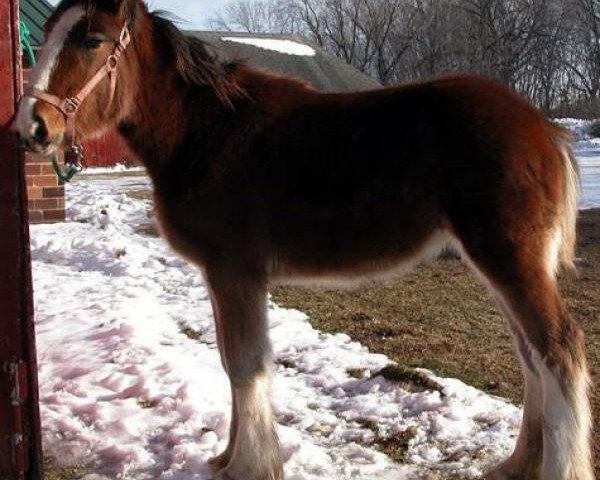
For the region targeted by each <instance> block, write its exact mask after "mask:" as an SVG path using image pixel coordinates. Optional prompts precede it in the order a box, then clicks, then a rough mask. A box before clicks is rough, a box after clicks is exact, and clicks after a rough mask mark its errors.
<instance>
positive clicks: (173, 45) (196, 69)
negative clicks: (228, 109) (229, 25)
mask: <svg viewBox="0 0 600 480" xmlns="http://www.w3.org/2000/svg"><path fill="white" fill-rule="evenodd" d="M150 17H151V18H152V22H153V24H154V32H155V34H156V35H157V37H158V38H160V40H161V41H162V42H161V43H162V44H164V45H167V46H168V48H169V50H170V51H169V52H166V53H167V55H168V57H169V58H172V59H173V61H174V66H175V68H176V70H177V72H178V73H179V75H180V77H181V79H182V80H183V81H184V83H186V84H188V85H192V86H198V87H210V88H211V89H212V90H213V91H214V93H215V94H216V96H217V98H219V100H221V101H222V102H223V103H225V104H227V105H229V106H231V102H232V100H233V98H235V97H239V96H241V95H242V90H241V89H240V87H239V86H238V85H237V84H236V83H235V82H234V81H232V80H231V77H232V75H231V73H233V72H234V71H235V70H236V68H237V67H238V66H239V65H240V62H230V63H227V62H223V61H221V60H220V59H219V58H218V56H217V55H216V54H215V53H214V52H210V51H209V49H208V47H207V45H206V44H205V43H204V42H203V41H202V40H200V39H198V38H195V37H192V36H189V35H185V34H184V33H183V32H182V31H181V30H180V29H179V28H177V26H176V25H175V24H174V23H173V22H172V21H171V20H170V19H169V18H168V14H165V13H164V12H162V11H155V12H152V13H150Z"/></svg>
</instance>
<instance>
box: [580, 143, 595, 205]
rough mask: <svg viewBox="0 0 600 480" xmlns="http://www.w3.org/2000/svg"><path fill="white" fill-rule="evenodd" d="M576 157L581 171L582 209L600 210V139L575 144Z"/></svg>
mask: <svg viewBox="0 0 600 480" xmlns="http://www.w3.org/2000/svg"><path fill="white" fill-rule="evenodd" d="M575 155H576V156H577V160H578V163H579V168H580V171H581V198H580V202H579V206H580V208H582V209H587V208H600V139H598V138H594V139H587V140H582V141H580V142H577V143H576V144H575Z"/></svg>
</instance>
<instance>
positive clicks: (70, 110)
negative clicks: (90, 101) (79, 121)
mask: <svg viewBox="0 0 600 480" xmlns="http://www.w3.org/2000/svg"><path fill="white" fill-rule="evenodd" d="M80 105H81V102H80V101H79V99H77V98H75V97H71V98H67V99H66V100H65V105H64V111H65V113H66V114H67V115H74V114H75V112H77V110H78V109H79V106H80Z"/></svg>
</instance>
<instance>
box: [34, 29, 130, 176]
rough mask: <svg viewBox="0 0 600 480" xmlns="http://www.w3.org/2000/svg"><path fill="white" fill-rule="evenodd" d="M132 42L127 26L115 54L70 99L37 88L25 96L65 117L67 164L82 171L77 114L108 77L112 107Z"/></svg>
mask: <svg viewBox="0 0 600 480" xmlns="http://www.w3.org/2000/svg"><path fill="white" fill-rule="evenodd" d="M130 41H131V36H130V34H129V28H128V26H127V24H125V26H124V27H123V30H121V35H120V37H119V41H118V42H117V44H116V45H115V48H114V50H113V52H112V53H111V54H110V55H109V56H108V58H107V59H106V62H105V64H104V65H103V66H102V67H101V68H100V70H98V72H96V75H94V76H93V77H92V78H91V79H90V80H89V81H88V82H87V83H86V84H85V85H84V86H83V88H82V89H81V90H79V92H78V93H77V94H76V95H74V96H72V97H69V98H60V97H57V96H56V95H52V94H50V93H48V92H44V91H41V90H38V89H36V88H30V89H28V90H27V91H26V92H25V93H24V95H25V96H27V97H32V98H36V99H38V100H42V101H44V102H46V103H49V104H50V105H52V106H54V107H56V108H57V109H58V110H59V111H60V112H61V113H62V114H63V116H64V117H65V123H66V133H65V141H66V143H67V145H68V146H67V148H66V149H65V163H66V164H68V165H71V166H75V167H76V168H79V169H81V161H82V159H83V147H82V146H81V144H78V143H77V142H76V141H75V114H76V113H77V111H78V110H79V107H80V106H81V104H82V103H83V101H84V100H85V99H86V97H87V96H88V95H89V94H90V93H92V91H93V90H94V89H95V88H96V87H97V86H98V84H99V83H100V82H101V81H102V80H103V79H104V77H108V78H109V80H110V96H109V98H108V104H107V106H106V109H107V110H108V109H109V108H110V106H111V105H112V102H113V99H114V96H115V89H116V87H117V65H118V64H119V60H120V59H121V56H122V54H123V52H124V51H125V49H126V48H127V45H129V42H130Z"/></svg>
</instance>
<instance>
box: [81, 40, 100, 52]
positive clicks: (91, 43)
mask: <svg viewBox="0 0 600 480" xmlns="http://www.w3.org/2000/svg"><path fill="white" fill-rule="evenodd" d="M100 45H102V40H100V39H99V38H94V37H90V38H86V39H85V40H84V41H83V47H84V48H87V49H88V50H96V49H98V48H100Z"/></svg>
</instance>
